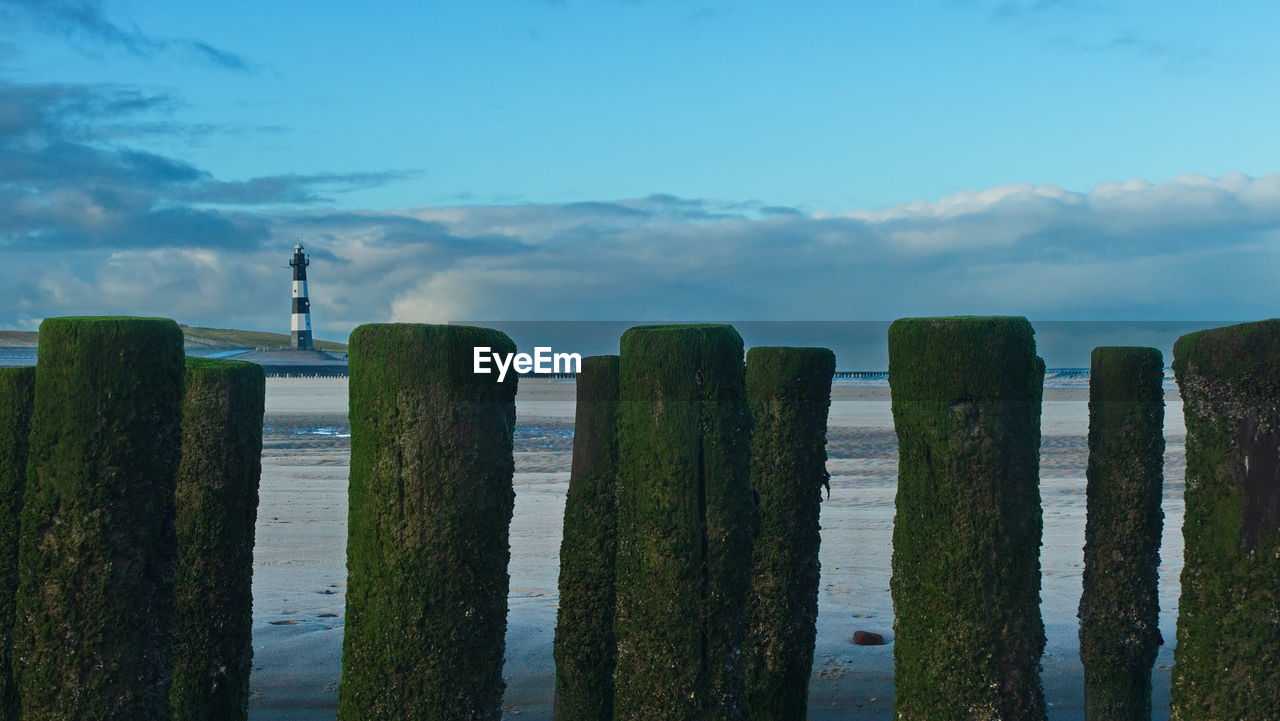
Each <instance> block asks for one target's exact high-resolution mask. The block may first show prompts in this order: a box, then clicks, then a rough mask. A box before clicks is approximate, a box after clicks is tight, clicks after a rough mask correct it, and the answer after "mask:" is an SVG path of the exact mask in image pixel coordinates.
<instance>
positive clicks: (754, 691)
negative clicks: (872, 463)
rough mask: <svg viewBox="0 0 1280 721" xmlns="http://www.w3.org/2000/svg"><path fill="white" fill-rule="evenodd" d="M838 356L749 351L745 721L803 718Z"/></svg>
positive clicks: (799, 350)
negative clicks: (750, 543) (753, 532)
mask: <svg viewBox="0 0 1280 721" xmlns="http://www.w3.org/2000/svg"><path fill="white" fill-rule="evenodd" d="M835 365H836V357H835V354H834V353H832V352H831V351H830V350H827V349H826V348H752V349H751V350H749V351H747V398H748V400H749V402H750V405H751V413H752V416H753V418H754V430H753V432H752V440H751V485H752V487H753V488H754V489H755V492H756V494H757V495H758V496H759V504H760V530H759V534H758V535H757V537H756V539H755V545H754V547H753V550H752V588H751V595H750V597H749V599H748V603H747V612H748V630H747V638H746V643H745V646H744V650H743V655H744V661H743V662H744V664H745V667H746V679H747V682H746V683H747V697H748V700H749V703H750V718H751V721H793V720H795V719H804V718H806V714H807V709H808V696H809V674H810V672H811V670H812V667H813V648H814V641H815V636H816V627H815V624H816V623H817V618H818V583H819V570H820V566H819V563H818V546H819V543H820V538H819V525H818V512H819V509H820V507H821V504H822V489H823V488H824V487H826V486H827V484H828V478H829V475H828V473H827V467H826V465H827V450H826V444H827V413H828V410H829V408H830V405H831V378H832V376H833V375H834V373H835Z"/></svg>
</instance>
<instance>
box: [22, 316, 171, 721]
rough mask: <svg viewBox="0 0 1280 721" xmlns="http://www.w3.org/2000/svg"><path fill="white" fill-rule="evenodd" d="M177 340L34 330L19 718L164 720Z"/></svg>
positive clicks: (140, 321)
mask: <svg viewBox="0 0 1280 721" xmlns="http://www.w3.org/2000/svg"><path fill="white" fill-rule="evenodd" d="M182 387H183V351H182V331H181V330H180V329H179V328H178V324H177V323H174V322H173V321H172V320H167V319H159V318H117V317H100V318H49V319H47V320H45V321H44V322H43V323H41V324H40V347H39V354H38V360H37V363H36V399H35V409H34V412H33V415H32V420H31V443H30V449H29V454H30V460H29V463H28V469H29V473H28V476H27V491H26V493H25V496H24V499H23V508H22V514H21V519H22V520H21V540H20V542H19V584H18V597H17V620H16V623H15V625H14V634H13V636H14V648H13V658H14V661H15V663H14V669H15V672H16V674H17V677H18V684H19V694H20V697H21V706H22V715H21V718H22V719H24V721H54V720H62V719H94V720H95V721H151V720H152V719H168V718H169V716H170V714H169V679H170V676H171V674H172V671H173V668H172V639H173V631H174V615H175V612H174V606H175V599H174V572H175V565H176V561H177V558H176V553H175V550H176V543H175V537H174V484H175V477H176V472H177V467H178V456H179V444H180V419H181V406H182Z"/></svg>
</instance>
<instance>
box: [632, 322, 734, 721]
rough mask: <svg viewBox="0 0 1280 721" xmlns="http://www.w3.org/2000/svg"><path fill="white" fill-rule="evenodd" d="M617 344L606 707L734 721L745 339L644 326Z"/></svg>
mask: <svg viewBox="0 0 1280 721" xmlns="http://www.w3.org/2000/svg"><path fill="white" fill-rule="evenodd" d="M621 347H622V355H621V361H620V375H619V394H620V404H619V431H618V452H619V463H618V473H619V483H618V489H617V493H618V495H617V503H618V562H617V586H616V587H617V594H618V607H617V608H618V615H617V618H616V621H615V632H616V635H617V639H618V658H617V670H616V672H615V674H614V679H615V686H614V689H615V690H614V694H615V696H614V719H615V721H652V719H663V720H664V721H686V720H692V719H698V720H700V721H701V720H704V719H705V720H708V721H729V720H735V721H737V720H741V719H745V718H746V714H747V704H746V687H745V683H744V678H743V672H742V642H743V640H744V635H745V633H746V600H747V593H748V591H749V588H750V582H751V581H750V571H751V540H752V537H753V536H754V530H755V515H756V510H755V504H754V500H753V499H752V492H751V486H750V479H749V477H748V464H749V458H750V440H751V438H750V431H751V411H750V408H749V407H748V405H747V399H746V385H745V379H744V371H743V358H742V338H741V336H739V335H738V332H737V331H736V330H734V329H733V328H732V327H731V326H726V325H684V326H642V327H637V328H632V329H630V330H628V331H627V332H626V333H624V334H623V336H622V342H621Z"/></svg>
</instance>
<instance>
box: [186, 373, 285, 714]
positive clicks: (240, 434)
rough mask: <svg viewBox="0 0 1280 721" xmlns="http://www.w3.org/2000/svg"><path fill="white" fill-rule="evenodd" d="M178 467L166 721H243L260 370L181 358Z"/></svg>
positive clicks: (249, 652)
mask: <svg viewBox="0 0 1280 721" xmlns="http://www.w3.org/2000/svg"><path fill="white" fill-rule="evenodd" d="M186 370H187V375H186V380H187V383H186V395H185V396H184V399H183V404H182V456H181V460H180V462H179V464H178V481H177V493H176V499H177V536H178V577H177V599H178V619H177V628H178V630H177V633H176V634H175V636H174V649H173V653H174V663H173V686H172V689H171V691H170V699H171V701H172V705H173V720H174V721H245V719H247V718H248V714H249V671H250V668H251V664H252V661H253V644H252V632H253V588H252V586H253V541H254V523H255V521H256V519H257V515H258V481H259V477H260V475H261V472H262V412H263V402H264V396H265V393H266V379H265V377H264V375H263V370H262V366H259V365H256V364H253V363H244V362H241V361H233V360H211V359H206V358H188V359H187V369H186Z"/></svg>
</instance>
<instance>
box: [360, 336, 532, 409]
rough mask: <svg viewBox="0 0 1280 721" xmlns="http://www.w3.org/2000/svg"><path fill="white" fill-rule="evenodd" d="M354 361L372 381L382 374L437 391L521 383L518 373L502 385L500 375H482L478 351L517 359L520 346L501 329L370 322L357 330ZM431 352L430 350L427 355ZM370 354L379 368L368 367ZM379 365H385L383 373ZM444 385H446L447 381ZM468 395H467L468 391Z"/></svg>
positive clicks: (372, 365) (382, 375) (390, 379)
mask: <svg viewBox="0 0 1280 721" xmlns="http://www.w3.org/2000/svg"><path fill="white" fill-rule="evenodd" d="M348 348H349V356H348V358H349V362H350V364H351V366H352V367H353V368H354V367H357V366H358V367H360V368H361V371H362V373H363V374H364V375H365V377H366V379H369V380H371V381H373V382H378V379H375V378H369V374H370V373H377V374H379V376H380V377H382V378H386V379H387V382H392V379H396V380H395V382H397V383H400V382H405V381H406V380H414V381H423V382H425V381H427V380H430V381H431V382H432V387H433V388H435V389H436V390H437V391H441V390H447V389H451V388H456V389H459V390H461V389H466V388H475V387H477V386H480V385H506V386H510V387H512V388H514V387H515V384H516V375H517V374H515V373H508V374H507V375H506V377H505V378H504V379H503V380H502V381H499V380H498V375H497V374H495V373H489V374H485V373H476V372H475V364H474V360H475V356H474V352H475V349H477V348H488V349H490V351H492V352H493V353H496V354H514V353H515V352H516V344H515V343H514V342H513V341H512V340H511V338H509V337H508V336H507V334H506V333H503V332H502V331H499V330H494V329H493V328H480V327H477V326H471V325H437V324H430V323H368V324H365V325H362V326H358V327H357V328H356V329H355V330H353V331H351V337H350V339H349V340H348ZM424 349H425V350H424ZM366 352H367V353H368V355H369V356H370V358H371V359H373V360H374V361H375V363H372V364H371V363H369V362H366V359H365V358H364V356H365V355H366ZM376 366H381V367H380V368H378V367H376ZM441 381H444V382H441ZM463 395H466V393H465V392H464V393H463Z"/></svg>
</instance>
